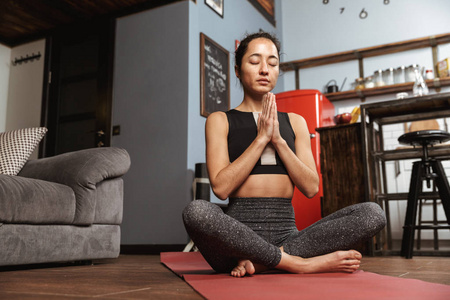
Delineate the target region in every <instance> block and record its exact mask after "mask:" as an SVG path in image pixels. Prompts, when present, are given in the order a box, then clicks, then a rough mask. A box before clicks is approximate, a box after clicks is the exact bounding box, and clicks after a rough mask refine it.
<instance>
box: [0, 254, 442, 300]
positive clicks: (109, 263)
mask: <svg viewBox="0 0 450 300" xmlns="http://www.w3.org/2000/svg"><path fill="white" fill-rule="evenodd" d="M361 269H362V270H364V271H368V272H374V273H377V274H382V275H388V276H394V277H401V278H414V279H420V280H423V281H428V282H434V283H440V284H447V285H450V257H423V256H421V257H414V258H413V259H408V260H407V259H404V258H401V257H398V256H382V257H364V258H363V260H362V266H361ZM236 280H239V279H236ZM31 298H32V299H80V298H81V299H83V298H100V299H203V298H202V297H201V296H200V295H199V294H197V292H195V291H194V290H193V289H192V288H191V287H190V286H189V285H188V284H187V283H185V282H184V281H183V280H182V279H181V278H179V277H178V276H177V275H175V274H174V273H172V272H171V271H170V270H169V269H167V268H166V267H165V266H164V265H162V264H161V263H160V262H159V255H121V256H120V257H119V258H118V259H109V260H102V261H96V262H94V264H93V265H85V266H67V265H64V266H61V265H51V266H49V265H46V266H45V267H42V266H40V267H39V268H35V267H34V268H21V269H17V268H15V269H12V268H0V299H31Z"/></svg>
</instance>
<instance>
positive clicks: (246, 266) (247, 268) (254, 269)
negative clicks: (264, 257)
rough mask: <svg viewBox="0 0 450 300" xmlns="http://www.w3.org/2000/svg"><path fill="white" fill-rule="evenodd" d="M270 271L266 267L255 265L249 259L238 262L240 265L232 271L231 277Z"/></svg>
mask: <svg viewBox="0 0 450 300" xmlns="http://www.w3.org/2000/svg"><path fill="white" fill-rule="evenodd" d="M266 270H268V268H267V267H266V266H263V265H260V264H254V263H252V262H251V261H250V260H248V259H243V260H240V261H239V262H238V265H237V266H236V267H235V268H234V269H233V270H232V271H231V276H234V277H243V276H245V275H246V274H248V275H253V274H255V273H261V272H264V271H266Z"/></svg>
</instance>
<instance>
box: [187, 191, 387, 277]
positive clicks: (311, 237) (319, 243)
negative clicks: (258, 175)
mask: <svg viewBox="0 0 450 300" xmlns="http://www.w3.org/2000/svg"><path fill="white" fill-rule="evenodd" d="M183 221H184V225H185V227H186V230H187V232H188V234H189V236H190V237H191V239H192V240H193V241H194V243H195V245H196V246H197V248H198V249H199V251H200V252H201V253H202V255H203V257H204V258H205V259H206V261H207V262H208V263H209V264H210V265H211V267H212V268H213V269H214V270H215V271H217V272H219V273H222V272H226V273H228V272H230V271H231V270H232V269H233V268H234V267H235V266H236V265H237V262H238V260H241V259H249V260H251V261H252V262H254V263H257V264H262V265H265V266H267V267H269V268H274V267H275V266H277V265H278V264H279V262H280V260H281V250H280V247H281V246H283V249H284V251H285V252H286V253H288V254H291V255H295V256H300V257H303V258H308V257H313V256H318V255H323V254H327V253H331V252H334V251H337V250H348V249H351V248H352V247H354V246H355V245H356V244H358V243H359V242H361V241H364V240H367V239H370V238H371V237H373V236H374V235H375V234H376V233H378V232H379V231H380V230H381V229H382V228H383V227H384V226H385V224H386V217H385V215H384V212H383V210H382V209H381V208H380V206H379V205H377V204H375V203H371V202H366V203H360V204H355V205H352V206H348V207H346V208H343V209H341V210H339V211H337V212H335V213H333V214H331V215H329V216H327V217H325V218H323V219H321V220H319V221H318V222H316V223H314V224H312V225H311V226H309V227H308V228H305V229H304V230H301V231H298V230H297V228H296V226H295V217H294V211H293V208H292V205H291V199H286V198H231V199H230V204H229V206H228V208H227V210H226V212H225V213H224V212H223V210H222V209H221V208H220V207H219V206H217V205H215V204H213V203H210V202H207V201H204V200H194V201H192V202H191V203H190V204H189V205H188V206H187V207H186V208H185V209H184V211H183Z"/></svg>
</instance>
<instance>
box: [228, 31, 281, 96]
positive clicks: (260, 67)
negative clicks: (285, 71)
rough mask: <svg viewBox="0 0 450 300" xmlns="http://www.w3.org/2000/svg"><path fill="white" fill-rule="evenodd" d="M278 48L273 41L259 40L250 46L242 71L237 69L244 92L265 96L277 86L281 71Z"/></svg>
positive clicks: (245, 55) (243, 61) (243, 58)
mask: <svg viewBox="0 0 450 300" xmlns="http://www.w3.org/2000/svg"><path fill="white" fill-rule="evenodd" d="M279 64H280V62H279V57H278V51H277V47H276V46H275V45H274V43H273V42H272V41H271V40H268V39H265V38H257V39H254V40H253V41H251V42H250V43H249V44H248V48H247V52H246V53H245V54H244V56H243V57H242V64H241V70H238V69H237V68H236V70H235V71H236V76H237V77H238V78H239V79H240V81H241V83H242V85H243V87H244V91H245V92H248V93H256V94H261V95H264V94H266V93H268V92H270V91H271V90H272V89H273V88H274V87H275V85H276V84H277V80H278V75H279V73H280V70H279Z"/></svg>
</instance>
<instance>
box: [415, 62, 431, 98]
mask: <svg viewBox="0 0 450 300" xmlns="http://www.w3.org/2000/svg"><path fill="white" fill-rule="evenodd" d="M423 70H424V68H422V71H419V67H418V66H417V67H416V68H414V75H415V81H414V86H413V95H414V96H423V95H428V86H427V84H426V83H425V80H424V79H423V76H422V73H423Z"/></svg>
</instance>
